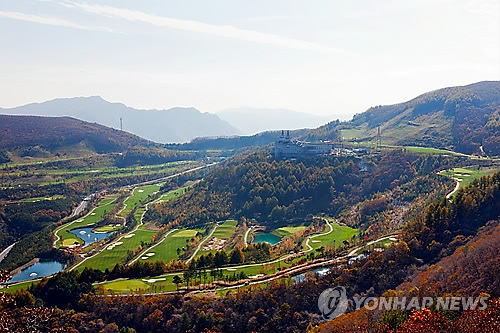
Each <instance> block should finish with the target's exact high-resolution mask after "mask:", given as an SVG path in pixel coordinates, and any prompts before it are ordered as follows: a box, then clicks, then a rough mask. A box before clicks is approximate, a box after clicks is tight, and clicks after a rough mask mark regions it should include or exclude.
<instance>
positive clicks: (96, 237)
mask: <svg viewBox="0 0 500 333" xmlns="http://www.w3.org/2000/svg"><path fill="white" fill-rule="evenodd" d="M94 228H95V226H90V227H82V228H77V229H73V230H70V231H69V232H71V233H72V234H74V235H76V236H78V238H80V239H81V240H83V241H84V242H85V243H84V244H83V246H84V247H85V246H87V245H90V244H92V243H94V242H97V241H100V240H101V239H105V238H107V237H108V236H109V235H111V232H94V231H92V229H94Z"/></svg>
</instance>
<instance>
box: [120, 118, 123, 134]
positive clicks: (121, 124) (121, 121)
mask: <svg viewBox="0 0 500 333" xmlns="http://www.w3.org/2000/svg"><path fill="white" fill-rule="evenodd" d="M120 131H123V118H122V117H120Z"/></svg>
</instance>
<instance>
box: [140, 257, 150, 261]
mask: <svg viewBox="0 0 500 333" xmlns="http://www.w3.org/2000/svg"><path fill="white" fill-rule="evenodd" d="M141 259H142V260H146V259H149V257H141Z"/></svg>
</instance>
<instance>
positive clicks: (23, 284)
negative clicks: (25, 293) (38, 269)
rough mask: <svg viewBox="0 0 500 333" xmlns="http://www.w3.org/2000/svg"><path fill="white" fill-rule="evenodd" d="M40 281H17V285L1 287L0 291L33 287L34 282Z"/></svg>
mask: <svg viewBox="0 0 500 333" xmlns="http://www.w3.org/2000/svg"><path fill="white" fill-rule="evenodd" d="M38 282H39V281H25V282H20V283H16V284H15V285H12V286H9V287H8V288H3V289H0V293H2V292H8V293H12V292H14V291H16V290H20V289H28V288H29V287H31V285H32V284H37V283H38Z"/></svg>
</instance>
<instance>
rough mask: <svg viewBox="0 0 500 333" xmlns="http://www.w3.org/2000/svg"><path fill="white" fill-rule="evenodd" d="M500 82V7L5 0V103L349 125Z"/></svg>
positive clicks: (422, 2) (410, 1) (444, 1)
mask: <svg viewBox="0 0 500 333" xmlns="http://www.w3.org/2000/svg"><path fill="white" fill-rule="evenodd" d="M499 79H500V2H499V1H497V0H491V1H490V0H393V1H388V0H379V1H372V0H364V1H363V0H345V1H340V0H335V1H334V0H252V1H245V0H239V1H234V0H212V1H203V0H197V1H193V0H182V1H178V0H140V1H139V0H115V1H112V0H102V1H92V0H89V1H80V0H0V107H14V106H18V105H23V104H27V103H32V102H41V101H45V100H49V99H53V98H58V97H75V96H96V95H98V96H102V97H103V98H104V99H106V100H109V101H112V102H121V103H124V104H126V105H129V106H132V107H135V108H142V109H167V108H171V107H175V106H193V107H196V108H198V109H199V110H200V111H203V112H218V111H221V110H224V109H229V108H238V107H257V108H285V109H291V110H296V111H301V112H308V113H312V114H318V115H325V116H331V117H332V119H336V118H339V117H340V118H341V119H347V118H348V117H350V116H351V115H353V114H355V113H361V112H363V111H365V110H367V109H368V108H369V107H371V106H375V105H386V104H394V103H399V102H404V101H406V100H409V99H411V98H413V97H416V96H417V95H419V94H421V93H424V92H427V91H430V90H434V89H439V88H443V87H447V86H456V85H465V84H470V83H474V82H477V81H483V80H499Z"/></svg>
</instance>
